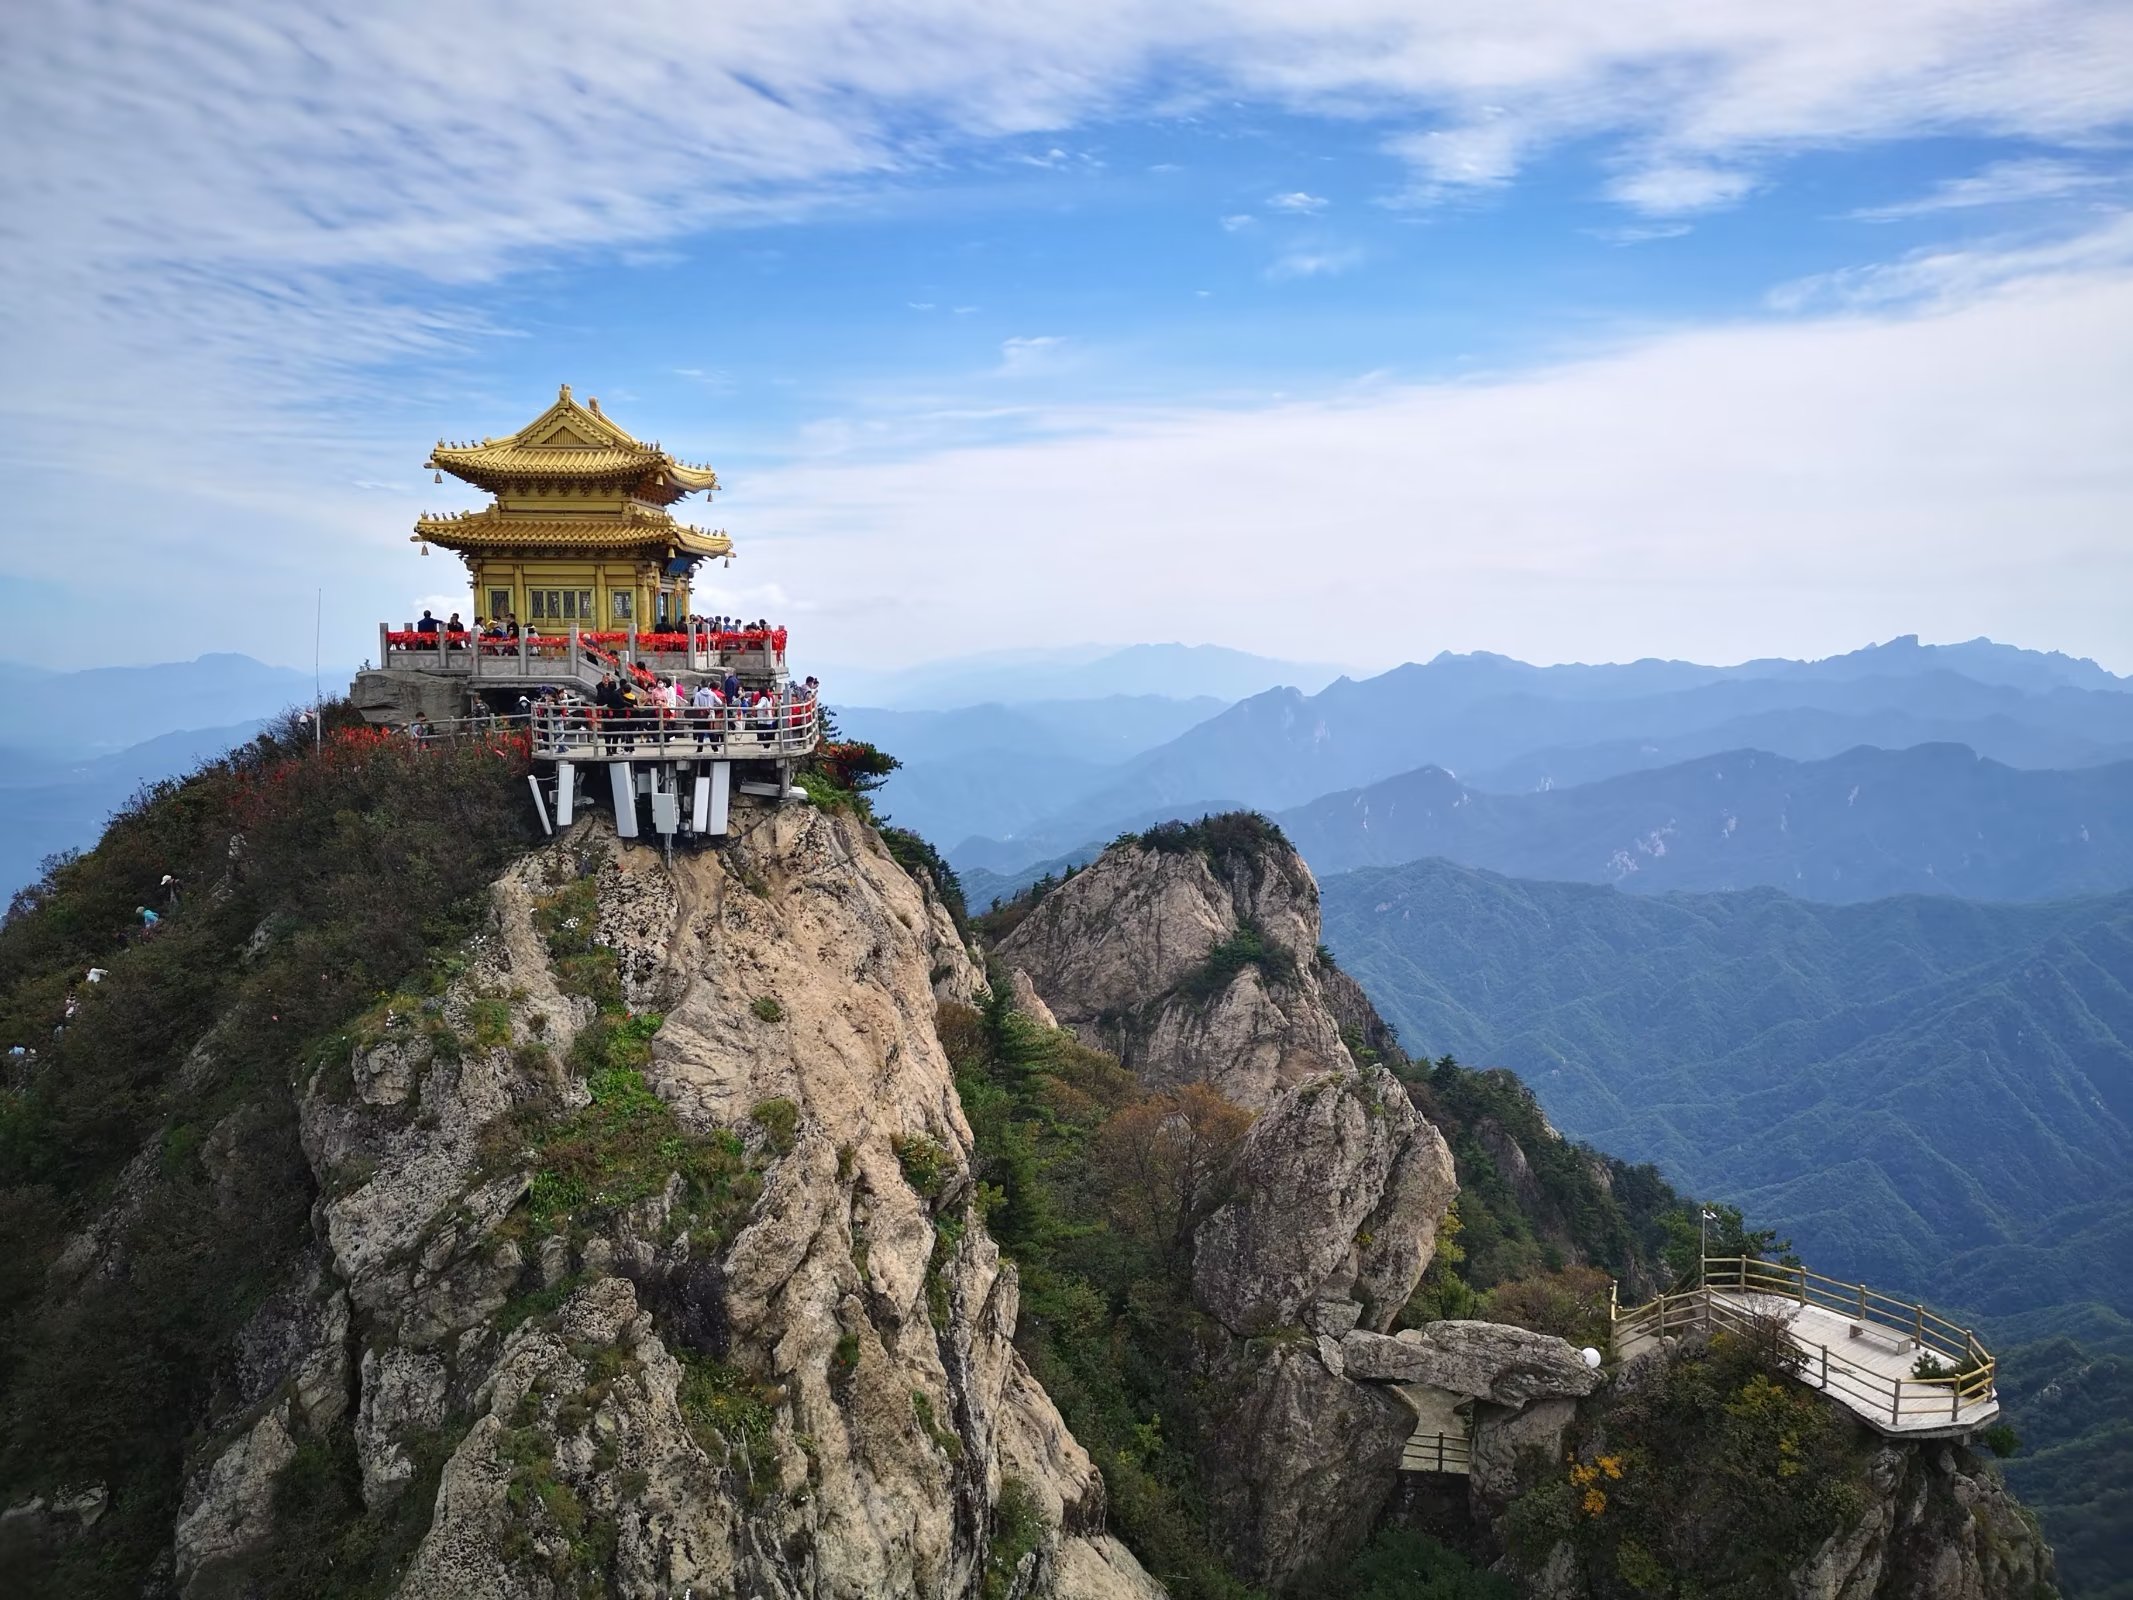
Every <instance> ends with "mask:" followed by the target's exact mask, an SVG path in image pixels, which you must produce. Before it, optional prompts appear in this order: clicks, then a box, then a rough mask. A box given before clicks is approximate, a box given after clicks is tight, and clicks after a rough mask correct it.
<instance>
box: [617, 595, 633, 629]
mask: <svg viewBox="0 0 2133 1600" xmlns="http://www.w3.org/2000/svg"><path fill="white" fill-rule="evenodd" d="M635 600H636V596H635V595H633V594H632V593H631V592H630V591H629V590H627V589H617V590H616V591H615V592H614V601H615V620H616V621H617V622H627V621H629V620H630V618H631V617H632V616H634V615H635V614H636V613H635V610H634V608H633V602H634V601H635Z"/></svg>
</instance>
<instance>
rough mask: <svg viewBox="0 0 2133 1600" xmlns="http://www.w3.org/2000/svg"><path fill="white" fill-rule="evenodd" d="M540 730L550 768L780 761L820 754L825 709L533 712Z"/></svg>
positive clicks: (800, 703) (537, 739) (803, 704)
mask: <svg viewBox="0 0 2133 1600" xmlns="http://www.w3.org/2000/svg"><path fill="white" fill-rule="evenodd" d="M532 726H533V754H534V756H535V757H536V759H539V760H545V761H639V760H647V761H656V760H668V761H694V760H711V761H766V760H767V761H775V760H781V759H790V758H796V757H799V756H805V755H808V754H810V753H812V752H813V750H814V749H815V746H816V745H817V744H818V743H820V742H821V736H822V717H821V707H820V706H819V705H818V704H817V703H816V702H815V701H813V700H795V699H787V700H783V701H778V702H773V703H772V704H770V705H768V706H766V707H764V708H763V709H762V710H760V711H758V710H754V709H752V708H750V707H748V706H711V707H698V706H682V707H671V708H670V707H653V706H643V707H637V708H635V709H632V710H629V711H624V712H609V711H603V710H602V709H601V708H599V707H597V706H591V705H579V704H569V703H566V704H562V705H553V704H543V705H536V706H535V707H534V708H533V718H532Z"/></svg>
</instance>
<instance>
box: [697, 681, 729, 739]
mask: <svg viewBox="0 0 2133 1600" xmlns="http://www.w3.org/2000/svg"><path fill="white" fill-rule="evenodd" d="M725 704H726V697H725V696H724V695H722V694H720V693H719V692H718V691H717V690H716V689H714V688H712V687H711V685H710V683H709V682H708V681H706V682H703V683H699V684H698V685H697V686H696V698H695V705H696V717H695V722H696V742H697V743H698V744H699V745H701V744H703V743H704V741H705V740H707V739H710V738H712V737H714V732H715V730H716V729H717V728H718V727H720V726H721V725H722V724H723V721H724V719H723V718H722V717H720V715H719V712H720V710H721V709H722V708H723V707H724V706H725Z"/></svg>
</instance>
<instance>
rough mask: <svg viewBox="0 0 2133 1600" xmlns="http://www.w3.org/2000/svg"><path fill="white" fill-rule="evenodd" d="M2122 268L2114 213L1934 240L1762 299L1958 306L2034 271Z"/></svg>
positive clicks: (2124, 250)
mask: <svg viewBox="0 0 2133 1600" xmlns="http://www.w3.org/2000/svg"><path fill="white" fill-rule="evenodd" d="M2128 270H2133V213H2128V212H2113V213H2108V214H2106V215H2105V216H2104V217H2103V218H2102V219H2101V220H2099V221H2096V222H2094V223H2092V225H2091V226H2090V227H2088V228H2087V229H2085V230H2083V231H2081V232H2079V233H2074V234H2066V235H2061V236H2058V237H2053V238H2033V239H2028V240H2013V239H2004V238H2003V239H1996V240H1991V241H1987V242H1981V243H1979V244H1975V245H1972V246H1969V247H1967V248H1960V249H1951V248H1947V247H1943V246H1934V247H1929V248H1925V249H1920V250H1914V251H1912V252H1911V253H1910V254H1909V255H1906V256H1905V257H1903V258H1902V259H1901V260H1899V261H1890V262H1880V263H1875V264H1872V265H1868V266H1863V267H1845V268H1841V269H1839V270H1837V271H1835V272H1824V273H1817V274H1815V275H1813V276H1811V277H1807V278H1800V279H1796V280H1794V281H1793V282H1791V283H1787V284H1782V285H1780V286H1779V287H1778V288H1776V289H1774V290H1772V291H1771V293H1770V296H1769V301H1770V304H1771V305H1772V307H1774V308H1775V309H1777V310H1779V311H1818V310H1824V309H1827V308H1829V307H1832V306H1838V307H1848V308H1858V309H1877V308H1880V307H1885V306H1891V305H1922V306H1935V305H1942V306H1945V305H1963V304H1969V303H1971V302H1974V301H1977V300H1981V299H1984V298H1986V297H1988V296H1990V295H1993V294H1997V293H2002V292H2005V291H2006V290H2007V289H2008V288H2009V287H2010V286H2019V285H2021V284H2024V283H2027V282H2031V281H2034V280H2035V279H2038V278H2041V277H2050V276H2062V275H2068V274H2083V273H2098V272H2120V271H2128Z"/></svg>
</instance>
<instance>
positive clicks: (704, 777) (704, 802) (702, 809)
mask: <svg viewBox="0 0 2133 1600" xmlns="http://www.w3.org/2000/svg"><path fill="white" fill-rule="evenodd" d="M714 764H716V765H723V763H708V762H702V761H699V762H698V763H697V764H696V782H695V784H694V786H693V787H694V790H695V792H694V793H693V794H692V795H691V796H690V805H689V826H690V827H691V828H692V829H694V830H695V831H696V832H698V833H709V832H710V831H711V767H712V766H713V765H714Z"/></svg>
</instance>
